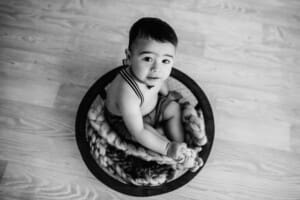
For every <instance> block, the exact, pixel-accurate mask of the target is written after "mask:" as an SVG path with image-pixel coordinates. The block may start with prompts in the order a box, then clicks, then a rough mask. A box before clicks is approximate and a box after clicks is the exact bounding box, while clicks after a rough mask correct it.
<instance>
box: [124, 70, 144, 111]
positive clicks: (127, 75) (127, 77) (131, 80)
mask: <svg viewBox="0 0 300 200" xmlns="http://www.w3.org/2000/svg"><path fill="white" fill-rule="evenodd" d="M120 75H121V76H122V78H123V79H124V80H125V81H126V82H127V83H128V84H129V86H130V87H131V88H132V89H133V91H134V92H135V94H136V95H137V96H138V98H139V99H140V100H141V104H140V106H142V104H143V103H144V95H143V93H142V91H141V89H140V88H139V86H138V84H137V83H136V81H135V80H134V77H133V76H132V75H131V74H130V73H129V72H128V71H127V70H126V68H123V69H121V71H120Z"/></svg>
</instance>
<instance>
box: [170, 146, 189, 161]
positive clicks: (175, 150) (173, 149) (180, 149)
mask: <svg viewBox="0 0 300 200" xmlns="http://www.w3.org/2000/svg"><path fill="white" fill-rule="evenodd" d="M186 149H187V146H186V144H185V143H178V142H170V143H169V146H168V150H167V156H168V157H171V158H173V159H174V160H176V161H183V160H184V158H185V155H184V152H185V150H186Z"/></svg>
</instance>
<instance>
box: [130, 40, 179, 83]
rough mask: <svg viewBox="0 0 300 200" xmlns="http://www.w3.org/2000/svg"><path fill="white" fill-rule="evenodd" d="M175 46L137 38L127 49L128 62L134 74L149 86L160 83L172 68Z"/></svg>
mask: <svg viewBox="0 0 300 200" xmlns="http://www.w3.org/2000/svg"><path fill="white" fill-rule="evenodd" d="M175 53H176V48H175V46H174V45H173V44H172V43H169V42H159V41H156V40H153V39H142V38H140V39H137V40H136V41H135V42H134V43H133V45H132V51H130V52H129V51H128V52H127V54H128V55H129V64H130V65H131V67H132V70H133V72H134V73H135V75H136V76H137V77H138V78H139V79H140V80H142V81H143V82H144V83H146V84H147V85H149V86H157V85H160V84H161V83H162V82H163V81H164V80H166V79H167V78H168V77H169V75H170V73H171V70H172V67H173V64H174V59H175Z"/></svg>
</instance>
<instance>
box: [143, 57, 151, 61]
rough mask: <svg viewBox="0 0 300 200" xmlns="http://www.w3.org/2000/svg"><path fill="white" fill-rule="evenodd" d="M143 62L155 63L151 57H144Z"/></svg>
mask: <svg viewBox="0 0 300 200" xmlns="http://www.w3.org/2000/svg"><path fill="white" fill-rule="evenodd" d="M143 60H144V61H146V62H152V61H153V59H152V58H151V57H144V58H143Z"/></svg>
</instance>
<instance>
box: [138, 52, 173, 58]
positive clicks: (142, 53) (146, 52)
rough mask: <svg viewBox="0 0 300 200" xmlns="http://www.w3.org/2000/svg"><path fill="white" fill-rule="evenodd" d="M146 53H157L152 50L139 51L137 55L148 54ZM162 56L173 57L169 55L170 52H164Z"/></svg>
mask: <svg viewBox="0 0 300 200" xmlns="http://www.w3.org/2000/svg"><path fill="white" fill-rule="evenodd" d="M148 53H150V54H157V53H154V52H152V51H142V52H140V53H139V55H143V54H148ZM163 56H167V57H170V58H174V56H172V55H170V54H164V55H163Z"/></svg>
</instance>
